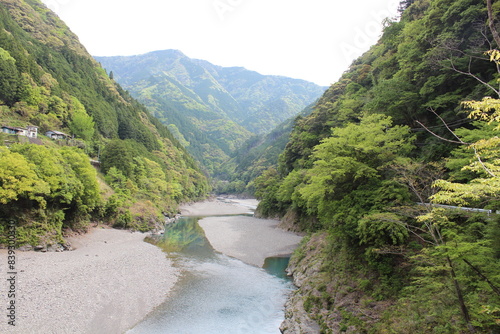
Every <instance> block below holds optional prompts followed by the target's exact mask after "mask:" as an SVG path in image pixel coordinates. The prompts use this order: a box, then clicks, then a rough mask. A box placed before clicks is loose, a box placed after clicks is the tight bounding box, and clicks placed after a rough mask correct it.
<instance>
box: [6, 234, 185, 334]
mask: <svg viewBox="0 0 500 334" xmlns="http://www.w3.org/2000/svg"><path fill="white" fill-rule="evenodd" d="M144 236H145V235H144V234H142V233H131V232H129V231H119V230H113V229H94V230H92V231H91V232H90V233H88V234H86V235H83V236H80V237H78V238H74V239H73V240H71V241H72V244H73V245H74V246H75V247H77V249H76V250H74V251H71V252H62V253H37V252H16V257H17V258H16V267H17V268H16V269H17V271H18V275H17V281H16V290H17V291H16V326H15V328H14V327H12V326H9V325H8V324H7V317H6V310H5V309H6V306H7V302H8V301H7V295H6V294H5V293H4V291H5V289H6V288H7V282H6V278H7V277H5V276H7V274H6V271H5V266H6V264H7V254H6V251H5V250H2V251H1V252H0V259H1V260H0V261H2V262H1V263H0V268H2V270H1V272H2V277H1V281H2V282H3V283H2V287H1V289H0V291H2V297H1V299H0V301H1V302H2V304H1V309H2V310H4V311H3V312H2V313H3V314H4V315H3V316H2V320H1V321H0V333H23V334H30V333H54V334H59V333H65V334H66V333H68V334H69V333H79V334H80V333H82V334H83V333H89V334H90V333H92V334H99V333H103V334H104V333H106V334H111V333H123V332H125V331H126V330H127V329H129V328H131V327H132V326H133V325H135V324H136V323H138V322H139V321H141V320H142V319H143V318H144V317H145V316H146V315H147V314H148V313H149V312H151V311H152V310H153V309H154V308H155V307H156V306H158V305H159V304H161V303H162V302H164V300H165V297H166V295H167V293H168V292H169V290H170V289H171V288H172V287H173V285H174V283H175V282H176V280H177V275H178V272H177V269H175V268H173V267H172V263H171V261H170V260H169V259H168V258H167V257H166V255H165V253H163V252H162V251H161V250H160V249H159V248H157V247H156V246H153V245H151V244H148V243H146V242H144V241H143V239H144ZM4 277H5V278H4Z"/></svg>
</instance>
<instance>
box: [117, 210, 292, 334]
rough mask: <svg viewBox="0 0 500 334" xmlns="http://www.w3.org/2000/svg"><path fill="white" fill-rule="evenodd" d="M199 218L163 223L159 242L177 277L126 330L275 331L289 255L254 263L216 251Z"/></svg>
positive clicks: (287, 287)
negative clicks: (178, 272) (259, 264)
mask: <svg viewBox="0 0 500 334" xmlns="http://www.w3.org/2000/svg"><path fill="white" fill-rule="evenodd" d="M197 220H198V219H197V218H193V217H184V218H181V219H180V220H179V221H178V222H177V223H175V224H172V225H169V226H167V228H166V230H165V234H164V237H163V238H162V239H161V240H159V241H157V242H156V244H157V245H158V246H160V247H162V248H163V249H164V250H165V251H166V252H167V253H168V254H169V256H170V257H172V258H173V259H174V262H175V265H176V266H177V267H178V268H180V269H181V277H180V278H179V280H178V282H177V283H176V285H175V287H174V289H173V291H171V292H170V294H169V296H168V298H167V300H166V301H165V302H164V303H163V304H162V305H161V306H159V307H158V308H157V309H156V310H155V311H153V312H152V313H151V314H150V315H149V316H148V317H147V318H146V319H145V320H144V321H142V322H141V323H139V324H138V325H137V326H135V327H134V328H133V329H131V330H130V331H128V332H127V333H130V334H137V333H144V334H156V333H165V334H226V333H227V334H240V333H241V334H243V333H248V334H250V333H251V334H279V333H280V331H279V326H280V324H281V322H282V321H283V320H284V311H283V306H284V304H285V302H286V298H287V295H288V294H289V293H290V292H291V291H292V289H293V284H292V283H291V281H290V280H289V279H288V278H286V276H285V275H284V269H285V267H286V265H287V263H288V259H287V258H268V259H267V260H266V263H265V265H264V267H265V268H266V269H262V268H257V267H255V266H252V265H248V264H246V263H243V262H242V261H240V260H237V259H234V258H230V257H228V256H225V255H223V254H220V253H217V252H215V251H214V249H213V248H212V246H211V245H210V243H209V241H208V240H207V239H206V237H205V235H204V232H203V229H202V228H201V227H200V226H199V225H198V223H197Z"/></svg>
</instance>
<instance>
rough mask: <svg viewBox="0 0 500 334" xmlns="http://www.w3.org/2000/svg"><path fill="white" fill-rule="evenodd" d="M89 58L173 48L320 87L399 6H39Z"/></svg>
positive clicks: (235, 1) (153, 1)
mask: <svg viewBox="0 0 500 334" xmlns="http://www.w3.org/2000/svg"><path fill="white" fill-rule="evenodd" d="M42 1H43V2H44V3H45V4H46V5H47V6H48V7H49V8H51V9H52V10H54V11H55V12H56V13H57V14H58V15H59V17H61V18H62V19H63V20H64V21H65V22H66V24H67V25H68V26H69V27H70V28H71V30H72V31H73V32H74V33H76V34H77V35H78V36H79V38H80V41H81V42H82V43H83V45H85V47H86V48H87V50H88V51H89V52H90V53H91V54H92V55H94V56H117V55H135V54H143V53H146V52H150V51H155V50H165V49H177V50H180V51H182V52H183V53H184V54H186V55H187V56H188V57H191V58H198V59H204V60H208V61H209V62H211V63H213V64H216V65H221V66H243V67H245V68H247V69H249V70H253V71H257V72H259V73H262V74H273V75H284V76H288V77H292V78H299V79H305V80H308V81H312V82H315V83H317V84H320V85H330V84H332V83H334V82H335V81H337V80H338V79H339V77H340V76H341V75H342V73H343V72H344V71H345V70H347V68H348V67H349V65H350V64H351V63H352V61H353V60H354V59H355V58H356V57H358V56H360V55H361V54H362V53H363V52H365V51H366V50H368V48H369V47H370V45H372V44H374V43H376V41H377V40H378V38H379V37H380V34H381V31H382V22H383V20H384V18H387V17H392V18H394V17H396V15H397V7H398V3H399V1H397V0H356V1H353V0H347V1H346V0H344V1H336V0H307V1H306V0H42Z"/></svg>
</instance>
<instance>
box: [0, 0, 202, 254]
mask: <svg viewBox="0 0 500 334" xmlns="http://www.w3.org/2000/svg"><path fill="white" fill-rule="evenodd" d="M0 73H1V77H2V80H1V82H0V123H1V124H2V125H5V126H10V127H22V128H25V127H27V126H29V125H33V126H37V127H38V139H37V140H33V139H30V140H28V138H26V137H23V136H15V135H7V134H2V144H6V145H7V146H4V147H1V148H0V150H1V151H0V152H1V154H0V165H1V166H2V167H1V168H0V186H1V191H0V216H1V217H2V218H3V220H2V224H0V236H1V239H0V243H5V238H6V233H1V232H5V230H6V229H7V220H14V221H15V222H16V223H17V233H18V242H19V243H20V244H24V243H29V244H32V245H36V244H38V243H40V244H44V243H45V244H54V243H60V242H62V241H63V240H62V235H63V231H64V230H65V229H67V228H73V229H76V230H78V229H85V228H86V226H87V225H88V223H89V222H90V221H101V220H102V221H106V222H110V223H111V224H113V225H114V226H120V227H131V228H138V229H151V228H153V227H155V225H157V224H160V225H161V224H163V221H164V214H169V213H176V210H177V204H178V203H179V202H181V201H186V200H191V199H195V198H200V197H203V196H205V195H206V193H207V192H208V191H209V185H208V181H207V178H206V176H205V175H203V174H202V172H201V171H200V168H199V167H198V165H197V163H196V162H195V160H194V159H193V158H192V157H191V156H190V155H189V154H188V153H187V151H186V150H185V149H184V148H183V146H182V145H181V144H180V143H179V142H178V140H176V139H175V137H174V136H173V135H172V134H171V133H170V132H169V130H168V129H167V128H166V127H165V126H164V125H162V124H161V123H160V122H159V121H158V120H157V119H155V118H154V117H152V116H151V115H150V113H149V112H148V111H147V110H146V108H145V107H144V106H143V105H141V104H140V103H138V102H137V101H136V100H134V99H133V98H131V97H130V95H128V93H126V92H125V91H124V90H123V89H121V87H120V86H119V85H118V84H116V83H115V82H114V81H113V80H111V79H110V78H109V77H108V75H107V74H106V72H105V71H104V69H102V68H101V67H100V65H99V64H98V63H97V62H96V61H95V60H94V59H93V58H92V57H91V56H90V55H89V54H88V53H87V52H86V50H85V48H84V47H83V46H82V45H81V44H80V43H79V42H78V39H77V37H76V36H75V35H74V34H72V33H71V31H70V30H69V29H68V28H67V26H66V25H65V24H64V23H63V22H61V21H60V20H59V18H58V17H57V16H56V15H55V14H54V13H52V12H51V11H50V10H49V9H47V8H46V7H45V5H43V4H42V3H41V2H40V1H38V0H26V1H24V0H2V1H0ZM49 130H57V131H60V132H64V133H67V134H68V135H69V136H70V137H67V138H65V139H61V140H57V141H55V140H50V139H48V138H47V137H45V136H44V133H45V132H46V131H49ZM90 157H92V158H93V159H94V160H100V161H99V162H97V164H99V163H100V167H101V168H100V171H99V172H97V171H96V170H95V169H94V167H92V166H91V164H90Z"/></svg>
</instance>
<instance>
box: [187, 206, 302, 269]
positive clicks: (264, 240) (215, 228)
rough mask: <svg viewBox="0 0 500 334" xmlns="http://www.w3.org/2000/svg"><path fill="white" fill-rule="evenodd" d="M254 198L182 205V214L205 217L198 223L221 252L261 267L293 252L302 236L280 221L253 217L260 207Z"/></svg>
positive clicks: (215, 247) (211, 242)
mask: <svg viewBox="0 0 500 334" xmlns="http://www.w3.org/2000/svg"><path fill="white" fill-rule="evenodd" d="M257 204H258V202H257V200H253V199H224V198H222V199H221V198H219V199H215V200H214V199H213V200H207V201H204V202H199V203H194V204H191V205H185V206H183V207H181V214H182V215H185V216H186V215H190V216H214V217H205V218H203V219H200V220H199V221H198V224H199V225H200V226H201V227H202V228H203V230H204V231H205V235H206V237H207V239H208V240H209V241H210V244H211V245H212V246H213V247H214V249H215V250H217V251H218V252H220V253H223V254H226V255H228V256H231V257H234V258H237V259H239V260H241V261H243V262H245V263H248V264H252V265H255V266H258V267H262V266H263V264H264V260H265V259H266V258H267V257H274V256H282V255H289V254H291V253H292V252H293V251H294V249H295V248H297V246H298V244H299V243H300V240H301V239H302V237H301V236H300V235H298V234H296V233H293V232H288V231H285V230H283V229H281V228H279V227H278V224H279V221H278V220H274V219H260V218H255V217H250V216H231V215H237V214H247V213H252V212H253V211H254V210H255V208H256V207H257Z"/></svg>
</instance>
